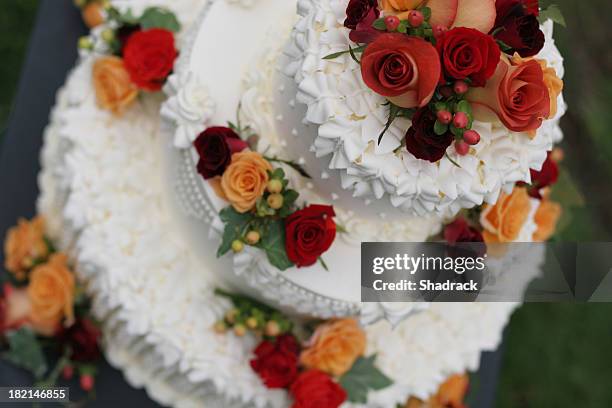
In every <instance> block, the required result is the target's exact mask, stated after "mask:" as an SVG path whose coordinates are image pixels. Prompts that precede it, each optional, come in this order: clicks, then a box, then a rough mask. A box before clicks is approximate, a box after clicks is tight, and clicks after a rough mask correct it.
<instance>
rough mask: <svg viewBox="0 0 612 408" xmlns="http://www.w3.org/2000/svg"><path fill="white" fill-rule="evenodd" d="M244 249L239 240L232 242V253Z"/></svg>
mask: <svg viewBox="0 0 612 408" xmlns="http://www.w3.org/2000/svg"><path fill="white" fill-rule="evenodd" d="M243 249H244V244H243V243H242V241H240V240H238V239H237V240H234V241H233V242H232V251H234V253H236V254H237V253H238V252H242V250H243Z"/></svg>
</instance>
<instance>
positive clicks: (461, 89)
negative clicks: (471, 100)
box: [453, 81, 469, 95]
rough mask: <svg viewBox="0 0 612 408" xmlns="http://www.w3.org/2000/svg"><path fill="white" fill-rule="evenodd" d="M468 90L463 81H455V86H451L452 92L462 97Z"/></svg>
mask: <svg viewBox="0 0 612 408" xmlns="http://www.w3.org/2000/svg"><path fill="white" fill-rule="evenodd" d="M468 90H469V87H468V84H467V83H466V82H465V81H455V84H454V85H453V91H455V93H456V94H457V95H463V94H464V93H466V92H467V91H468Z"/></svg>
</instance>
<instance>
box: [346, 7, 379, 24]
mask: <svg viewBox="0 0 612 408" xmlns="http://www.w3.org/2000/svg"><path fill="white" fill-rule="evenodd" d="M379 15H380V11H379V10H378V2H377V0H351V1H349V4H348V6H347V7H346V20H344V26H345V27H346V28H350V29H351V30H355V29H356V28H357V24H359V23H361V22H362V21H364V20H366V18H367V19H368V20H371V21H372V22H373V21H374V20H375V19H377V18H378V16H379ZM372 17H373V18H372ZM370 25H371V23H370Z"/></svg>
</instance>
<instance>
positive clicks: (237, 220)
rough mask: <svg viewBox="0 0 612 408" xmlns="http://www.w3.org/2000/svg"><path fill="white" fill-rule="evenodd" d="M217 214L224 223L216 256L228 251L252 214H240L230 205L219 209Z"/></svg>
mask: <svg viewBox="0 0 612 408" xmlns="http://www.w3.org/2000/svg"><path fill="white" fill-rule="evenodd" d="M219 216H220V217H221V221H223V223H224V224H225V229H224V230H223V237H222V239H221V245H220V246H219V249H217V257H221V256H223V255H225V254H226V253H228V252H229V250H230V249H231V248H232V242H234V241H235V240H237V239H241V238H242V235H243V232H244V230H245V228H246V226H247V224H249V223H250V222H251V221H252V220H253V214H251V213H244V214H241V213H239V212H238V211H236V210H235V209H234V207H231V206H230V207H225V208H224V209H223V210H221V212H220V213H219Z"/></svg>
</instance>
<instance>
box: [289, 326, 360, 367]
mask: <svg viewBox="0 0 612 408" xmlns="http://www.w3.org/2000/svg"><path fill="white" fill-rule="evenodd" d="M365 347H366V336H365V332H364V331H363V329H361V327H360V326H359V324H358V323H357V321H356V320H355V319H340V320H333V321H330V322H328V323H326V324H323V325H321V326H319V327H318V328H317V330H316V331H315V333H314V335H313V336H312V339H311V345H310V347H308V348H306V349H305V350H304V351H302V354H301V355H300V362H301V363H302V364H303V365H304V366H306V367H308V368H315V369H318V370H321V371H325V372H326V373H328V374H331V375H333V376H337V377H339V376H341V375H342V374H344V373H346V372H347V371H348V370H349V369H350V368H351V367H352V366H353V364H354V363H355V360H357V358H358V357H359V356H362V355H363V354H364V353H365Z"/></svg>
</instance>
